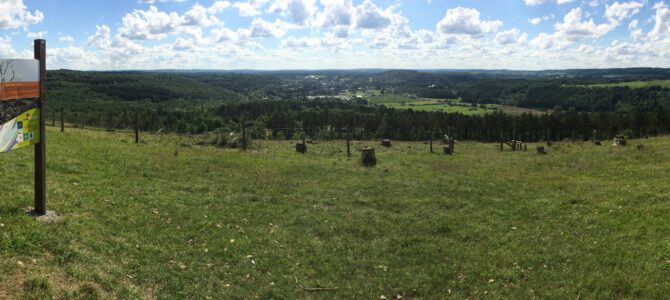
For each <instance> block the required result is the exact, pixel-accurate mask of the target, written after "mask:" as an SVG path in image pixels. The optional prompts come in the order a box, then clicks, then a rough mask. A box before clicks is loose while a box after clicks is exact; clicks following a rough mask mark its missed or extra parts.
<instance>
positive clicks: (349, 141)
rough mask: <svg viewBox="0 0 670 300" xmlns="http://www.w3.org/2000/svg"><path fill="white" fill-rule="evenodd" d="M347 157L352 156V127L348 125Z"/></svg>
mask: <svg viewBox="0 0 670 300" xmlns="http://www.w3.org/2000/svg"><path fill="white" fill-rule="evenodd" d="M347 157H351V128H349V127H347Z"/></svg>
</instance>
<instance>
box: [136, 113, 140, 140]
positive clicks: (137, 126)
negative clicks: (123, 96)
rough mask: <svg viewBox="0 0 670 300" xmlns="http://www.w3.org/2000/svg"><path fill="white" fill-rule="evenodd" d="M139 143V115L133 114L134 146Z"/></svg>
mask: <svg viewBox="0 0 670 300" xmlns="http://www.w3.org/2000/svg"><path fill="white" fill-rule="evenodd" d="M139 143H140V113H138V112H135V144H139Z"/></svg>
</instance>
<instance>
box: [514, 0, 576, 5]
mask: <svg viewBox="0 0 670 300" xmlns="http://www.w3.org/2000/svg"><path fill="white" fill-rule="evenodd" d="M574 1H575V0H556V4H558V5H561V4H566V3H570V2H574ZM547 2H549V0H524V3H526V5H531V6H533V5H540V4H544V3H547Z"/></svg>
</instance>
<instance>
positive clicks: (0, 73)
mask: <svg viewBox="0 0 670 300" xmlns="http://www.w3.org/2000/svg"><path fill="white" fill-rule="evenodd" d="M45 95H46V41H45V40H35V59H0V108H2V110H0V117H1V118H0V152H8V151H11V150H15V149H18V148H22V147H26V146H30V145H35V211H34V213H35V214H37V215H44V214H46V212H47V210H46V150H45V149H46V148H45V139H44V134H45V125H46V124H45V117H44V113H43V110H42V107H43V103H44V100H45ZM27 98H36V100H35V101H34V102H33V103H32V104H29V105H25V106H22V107H20V106H18V105H15V106H13V107H12V106H11V105H9V104H8V103H9V101H10V100H16V99H27ZM6 110H10V111H11V114H7V113H6Z"/></svg>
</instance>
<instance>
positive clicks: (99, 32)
mask: <svg viewBox="0 0 670 300" xmlns="http://www.w3.org/2000/svg"><path fill="white" fill-rule="evenodd" d="M110 34H111V30H110V29H109V27H107V26H106V25H100V26H98V25H96V26H95V34H94V35H92V36H90V37H89V38H88V39H87V40H86V43H87V44H89V45H92V44H98V45H106V44H109V43H110V42H109V40H110V39H109V38H110ZM103 47H104V46H103Z"/></svg>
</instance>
